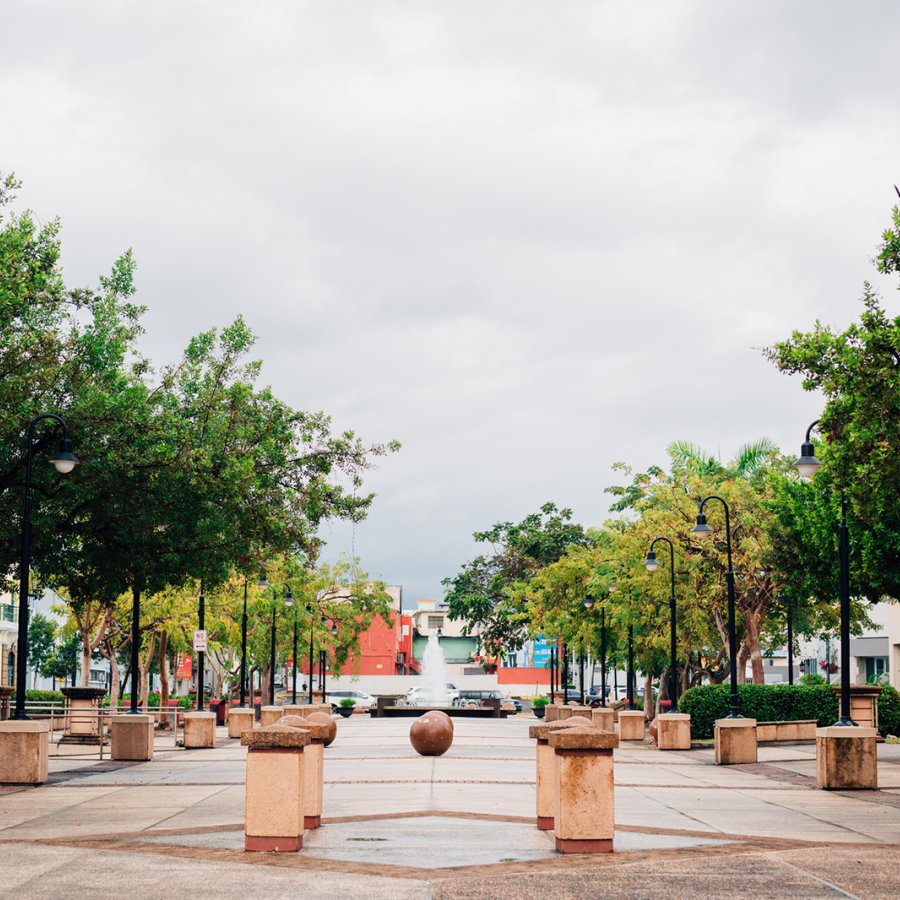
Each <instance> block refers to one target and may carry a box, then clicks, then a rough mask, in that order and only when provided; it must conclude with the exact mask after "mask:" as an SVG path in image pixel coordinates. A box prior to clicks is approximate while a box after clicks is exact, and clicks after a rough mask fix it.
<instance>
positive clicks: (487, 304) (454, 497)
mask: <svg viewBox="0 0 900 900" xmlns="http://www.w3.org/2000/svg"><path fill="white" fill-rule="evenodd" d="M5 13H6V15H5V21H6V23H7V24H8V26H10V27H9V33H10V34H11V35H13V36H14V38H13V39H10V40H7V42H6V44H5V46H4V54H3V58H2V60H0V116H2V118H0V121H2V122H3V123H4V127H3V128H2V130H0V165H2V166H3V167H4V168H6V169H15V170H16V171H17V172H18V173H19V174H20V175H21V176H22V177H23V178H24V179H25V182H26V188H25V192H24V194H23V200H24V201H25V202H27V203H28V205H30V206H31V207H33V208H34V209H35V211H36V212H37V213H38V214H39V215H40V216H42V217H43V218H45V219H46V218H50V217H52V216H55V215H57V214H58V215H60V216H61V217H62V219H63V224H64V231H63V238H64V262H65V265H66V270H67V277H68V278H69V280H70V282H74V283H85V282H88V281H92V280H94V279H95V277H96V275H97V273H98V272H100V271H103V270H105V269H106V268H107V267H108V265H109V264H110V262H111V260H112V259H113V258H114V257H115V256H116V255H117V254H118V253H119V252H120V251H121V250H122V249H124V248H125V247H126V246H133V247H134V248H135V252H136V255H137V258H138V260H139V265H140V268H139V286H140V299H141V301H142V302H144V303H146V304H147V305H148V306H149V307H150V311H149V313H148V317H147V326H148V335H147V338H146V347H147V350H148V352H149V353H150V354H151V355H152V356H153V357H154V358H155V359H158V360H160V361H165V360H168V359H171V358H173V357H174V356H175V355H176V353H177V351H178V348H179V347H181V346H182V345H183V344H184V343H185V342H186V340H187V338H188V337H189V335H190V334H192V333H194V332H196V331H198V330H200V329H202V328H207V327H209V326H210V325H212V324H222V323H224V322H227V321H229V320H230V319H231V318H233V317H234V316H235V315H236V314H238V313H244V314H245V315H246V316H247V318H248V320H249V321H250V323H251V325H252V326H253V327H254V329H255V330H256V331H257V333H258V334H259V343H258V348H257V349H258V353H259V355H260V356H261V357H263V358H264V359H265V361H266V365H265V369H264V378H265V379H266V380H268V381H270V382H271V383H272V384H273V385H274V387H275V389H276V390H277V392H278V393H279V394H280V395H282V396H283V397H284V398H285V399H286V400H288V401H289V402H291V403H293V404H295V405H297V406H300V407H306V408H323V409H326V410H328V411H329V412H330V413H332V414H333V416H334V418H335V424H336V425H337V426H338V427H341V428H344V427H354V428H356V429H357V430H358V431H359V432H360V433H361V434H362V435H363V436H364V437H366V438H368V439H371V440H383V439H387V438H393V437H396V438H399V439H400V440H402V441H403V442H404V445H405V446H404V450H403V452H402V453H401V454H400V455H399V456H397V457H394V458H391V459H389V460H387V461H385V462H384V464H383V465H382V467H381V468H380V469H379V470H378V471H377V472H376V473H374V474H373V476H372V479H371V487H372V488H373V489H375V490H377V491H378V492H379V499H378V500H377V501H376V505H375V508H374V509H373V512H372V515H371V517H370V518H369V520H368V521H367V522H366V523H364V524H362V525H360V526H359V527H358V528H357V529H356V534H355V540H354V538H353V536H352V535H351V529H349V528H348V527H347V526H343V525H336V526H333V527H331V528H329V529H327V534H326V536H327V537H328V538H329V541H330V544H329V548H330V549H329V552H331V553H333V554H335V555H336V554H337V553H339V552H341V551H344V550H349V549H350V546H351V544H352V543H354V542H355V546H356V549H357V550H358V551H359V552H360V553H361V554H362V556H363V563H364V565H365V566H366V567H367V568H368V569H369V570H370V571H372V572H374V573H376V574H379V575H381V576H383V577H385V578H386V579H388V580H390V581H394V582H402V583H403V584H404V586H405V588H406V592H407V593H406V595H407V598H408V599H414V598H415V597H416V596H425V595H435V594H437V593H438V592H439V590H440V589H439V581H440V579H441V578H442V577H443V576H445V575H448V574H452V572H453V571H454V570H455V568H456V566H457V565H458V564H459V563H460V562H462V561H463V560H464V559H466V558H467V557H468V556H469V555H470V554H471V553H472V552H473V545H472V542H471V539H470V535H471V532H472V531H474V530H476V529H479V528H482V527H486V526H487V525H489V524H491V523H492V522H494V521H496V520H499V519H516V518H518V517H521V516H522V515H524V514H525V513H527V512H529V511H531V510H533V509H535V508H536V507H537V506H538V505H539V504H541V503H542V502H544V501H546V500H548V499H553V500H555V501H557V502H558V503H560V504H564V505H570V506H572V507H573V508H574V509H575V511H576V513H577V515H578V516H579V517H580V518H581V519H582V520H583V521H585V522H598V521H601V520H602V519H603V518H604V517H605V515H606V513H605V510H606V506H607V498H606V497H604V495H603V494H602V488H603V487H604V486H605V485H606V484H608V483H609V482H610V481H613V480H615V476H614V475H613V473H611V472H610V471H609V464H610V463H611V462H612V461H614V460H619V459H623V460H627V461H629V462H631V463H633V464H634V465H635V466H645V465H647V464H649V463H651V462H655V461H660V460H662V459H663V454H664V447H665V445H666V444H667V443H668V442H669V441H670V440H672V439H673V438H677V437H683V438H689V439H692V440H695V441H697V442H698V443H700V444H702V445H704V446H706V447H708V448H709V449H711V450H716V449H717V448H720V449H721V453H722V455H723V456H726V457H727V456H728V455H730V454H731V453H733V452H734V450H735V449H736V448H737V447H738V446H739V445H740V444H741V443H743V442H745V441H747V440H752V439H754V438H756V437H758V436H760V435H763V434H765V435H768V436H770V437H771V438H773V439H774V440H776V441H778V442H779V443H780V444H781V445H782V446H784V447H786V448H792V447H793V446H794V445H795V444H797V443H798V439H799V438H798V436H802V430H803V428H804V427H805V425H806V424H807V423H808V421H810V420H811V419H812V418H813V417H815V415H816V413H817V411H818V408H819V401H818V400H817V398H815V397H813V396H809V395H805V394H803V392H802V391H801V389H800V385H799V383H798V382H796V381H795V382H792V381H790V380H788V379H786V378H784V377H782V376H780V375H778V374H777V373H776V372H775V371H774V370H773V369H772V367H771V366H770V365H768V364H767V363H766V362H765V361H764V360H763V359H762V358H761V356H760V355H759V353H758V351H757V350H756V349H754V348H758V347H761V346H764V345H766V344H769V343H771V342H773V341H775V340H778V339H781V338H783V337H785V336H786V335H787V334H788V333H789V332H790V330H791V329H793V328H805V327H809V326H810V325H811V324H812V322H813V321H814V319H816V318H817V317H818V318H821V319H822V320H824V321H829V322H833V323H834V324H835V325H837V326H843V325H844V324H846V323H847V322H849V321H850V320H851V319H853V318H855V317H856V316H857V315H858V311H859V307H858V305H857V304H856V302H855V301H856V298H857V297H858V296H859V293H860V285H861V282H862V280H863V278H869V279H871V280H873V281H875V282H876V283H879V284H883V282H882V280H881V279H879V278H878V277H877V276H876V275H875V274H874V272H873V270H872V269H871V267H870V266H869V264H868V260H869V258H870V257H871V256H872V255H873V252H874V246H875V244H876V242H877V238H878V235H879V233H880V231H881V229H882V228H883V227H884V225H885V223H886V222H887V216H888V210H889V207H890V205H891V203H892V194H891V184H892V183H893V182H895V181H898V180H900V174H898V172H897V168H896V165H897V148H898V146H900V121H898V118H897V116H896V114H895V108H896V101H895V97H894V93H895V89H894V82H895V78H894V77H893V75H894V69H895V66H894V65H893V63H894V60H895V52H894V50H895V48H894V43H895V41H894V38H895V35H896V34H897V26H898V25H900V11H898V9H897V7H896V4H894V3H891V2H888V0H884V2H873V3H869V4H866V5H865V6H863V7H851V6H849V5H847V4H843V3H838V2H826V3H821V2H800V3H792V4H778V3H763V4H753V5H749V4H746V3H736V2H716V3H709V2H705V3H704V2H694V3H682V4H671V3H664V2H657V3H643V4H627V5H626V4H614V3H596V2H569V3H566V4H558V3H549V2H512V0H510V2H499V0H494V2H492V3H489V4H486V3H481V2H479V3H474V2H465V0H463V2H454V3H452V4H448V3H429V2H421V3H415V4H410V3H399V2H397V3H392V2H380V0H375V2H370V3H366V4H360V3H351V2H329V3H327V4H322V3H312V2H307V3H286V2H284V3H270V4H265V5H258V4H256V5H253V7H251V6H250V5H242V4H221V3H191V4H183V3H165V2H163V3H156V4H153V5H152V6H150V5H145V6H142V7H133V6H124V5H112V4H108V3H99V2H82V3H79V4H69V3H62V2H56V3H36V4H35V3H25V2H11V3H8V4H7V5H6V7H5ZM891 291H893V285H892V284H884V293H885V294H886V296H887V299H888V302H889V303H891V304H892V305H893V304H894V303H895V295H893V294H892V293H890V292H891Z"/></svg>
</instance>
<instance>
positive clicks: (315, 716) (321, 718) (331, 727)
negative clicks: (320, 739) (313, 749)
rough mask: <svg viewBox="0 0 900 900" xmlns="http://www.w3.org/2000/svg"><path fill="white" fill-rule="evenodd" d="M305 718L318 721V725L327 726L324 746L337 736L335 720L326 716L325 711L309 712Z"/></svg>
mask: <svg viewBox="0 0 900 900" xmlns="http://www.w3.org/2000/svg"><path fill="white" fill-rule="evenodd" d="M306 718H307V719H308V720H309V721H310V722H318V723H319V724H320V725H327V726H328V737H327V738H325V746H326V747H327V746H329V744H331V742H332V741H333V740H334V739H335V738H336V737H337V722H335V721H334V719H332V718H331V716H327V715H325V713H321V712H315V713H310V714H309V715H308V716H307V717H306Z"/></svg>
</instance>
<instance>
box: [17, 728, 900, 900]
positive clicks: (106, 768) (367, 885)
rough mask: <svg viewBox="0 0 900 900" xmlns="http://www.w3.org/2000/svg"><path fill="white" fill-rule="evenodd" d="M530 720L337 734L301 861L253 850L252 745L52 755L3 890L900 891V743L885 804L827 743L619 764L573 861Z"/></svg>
mask: <svg viewBox="0 0 900 900" xmlns="http://www.w3.org/2000/svg"><path fill="white" fill-rule="evenodd" d="M533 721H534V720H533V719H530V718H525V717H516V718H510V719H508V720H478V719H460V720H456V723H455V739H454V744H453V747H452V748H451V750H450V751H449V753H448V754H447V755H446V756H443V757H439V758H433V757H432V758H424V757H419V756H417V755H416V754H415V753H414V752H413V751H412V749H411V748H410V746H409V741H408V739H407V733H408V729H409V724H410V723H409V720H402V719H376V720H372V719H368V718H363V717H353V718H351V719H349V720H346V721H345V720H339V721H338V738H337V740H336V741H335V743H334V744H333V745H332V746H331V747H329V748H328V749H327V751H326V768H325V779H326V786H325V816H324V818H323V823H324V824H323V827H322V828H321V829H319V830H317V831H315V832H308V833H307V839H306V842H305V846H304V849H303V850H302V851H301V852H300V853H298V854H285V855H281V856H274V855H269V854H245V853H244V852H243V849H242V848H243V834H242V821H243V799H244V786H243V779H244V764H245V762H244V761H245V752H246V751H245V750H244V749H243V748H242V747H240V745H239V744H238V743H237V742H236V741H230V740H229V739H228V738H227V736H226V732H225V730H224V729H219V731H218V739H217V745H216V748H215V749H212V750H192V751H185V750H176V749H173V748H172V743H171V739H170V738H163V739H161V740H160V741H159V743H158V750H157V755H156V758H155V759H154V760H153V761H152V762H150V763H114V762H110V761H104V762H102V763H101V762H99V761H98V759H97V758H96V757H93V758H90V757H86V756H82V757H74V756H67V757H64V758H55V759H52V760H51V764H50V766H51V781H50V783H48V784H46V785H43V786H41V787H39V788H10V787H7V788H0V843H2V844H3V845H4V847H3V849H4V852H3V853H2V855H0V884H2V885H3V888H4V892H5V891H11V890H12V889H13V888H15V889H16V890H17V893H18V896H22V897H42V896H47V897H51V896H59V895H61V894H63V893H65V894H68V895H70V896H73V897H88V896H90V897H93V898H99V897H114V896H115V897H120V896H121V895H122V894H123V893H125V892H127V893H128V894H129V895H130V896H131V897H132V898H141V897H157V896H163V895H164V894H165V895H169V894H171V893H172V892H173V891H176V892H177V891H189V892H190V893H191V894H192V895H194V896H197V897H230V896H235V897H237V896H241V897H244V898H245V897H246V896H247V894H248V891H249V892H250V893H251V894H256V895H259V896H265V897H280V896H285V897H296V896H304V895H308V894H310V893H313V892H315V894H316V895H321V894H323V893H327V894H329V895H331V896H336V897H355V896H358V897H379V896H385V897H388V896H390V897H427V896H432V897H436V898H440V897H446V898H451V897H506V896H509V897H531V896H535V897H537V896H543V895H546V894H547V893H552V894H553V896H554V897H568V896H572V897H576V896H580V897H584V896H599V895H601V894H602V895H604V896H656V895H666V896H675V897H681V896H684V897H688V896H691V895H695V896H703V897H717V896H722V897H725V896H728V897H735V896H747V895H750V894H757V895H764V896H768V897H789V896H803V897H820V896H821V897H826V896H841V895H843V896H846V895H847V894H850V895H855V896H863V897H878V896H885V897H887V896H894V897H895V896H897V893H898V891H897V885H898V884H900V746H888V745H880V746H879V784H880V785H881V789H880V790H878V791H862V792H825V791H819V790H816V789H815V786H814V784H815V777H814V776H815V755H814V748H813V747H812V746H793V747H785V748H763V749H761V750H760V759H759V763H758V764H757V765H755V766H736V767H727V768H726V767H719V766H715V765H714V764H713V761H712V751H711V750H693V751H686V752H680V753H662V752H659V751H657V750H655V749H653V748H652V747H650V746H649V745H638V746H626V747H623V748H620V749H619V750H617V751H616V754H615V759H616V824H617V833H616V852H615V853H613V854H608V855H603V856H570V857H564V858H563V857H560V856H559V855H558V854H556V853H555V851H554V850H553V848H552V838H551V837H550V836H549V835H547V834H546V833H542V832H538V831H537V830H536V829H535V828H534V827H533V816H534V745H533V742H532V741H531V740H529V738H528V737H527V726H528V724H529V723H530V722H533Z"/></svg>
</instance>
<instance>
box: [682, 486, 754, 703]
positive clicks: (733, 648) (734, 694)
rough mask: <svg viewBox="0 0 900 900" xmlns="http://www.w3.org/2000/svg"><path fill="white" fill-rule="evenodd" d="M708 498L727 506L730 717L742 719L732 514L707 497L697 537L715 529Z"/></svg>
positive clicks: (723, 502) (710, 533)
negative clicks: (708, 514) (709, 519)
mask: <svg viewBox="0 0 900 900" xmlns="http://www.w3.org/2000/svg"><path fill="white" fill-rule="evenodd" d="M708 500H718V501H719V503H721V504H722V506H723V507H724V508H725V549H726V552H727V554H728V570H727V571H726V572H725V585H726V587H727V588H728V656H729V660H728V664H729V668H730V670H731V712H730V713H729V714H728V716H727V718H729V719H742V718H743V716H742V715H741V700H740V697H739V696H738V687H737V634H736V632H735V622H734V617H735V610H734V566H733V565H732V562H731V514H730V511H729V509H728V504H727V503H726V502H725V501H724V500H723V499H722V498H721V497H718V496H716V495H715V494H710V495H709V496H708V497H705V498H704V499H703V500H702V501H701V503H700V508H699V509H698V510H697V524H696V525H695V526H694V527H693V528H692V529H691V533H692V534H696V535H697V537H701V538H707V537H711V536H712V534H713V529H712V528H711V527H710V526H709V525H708V524H707V522H706V516H705V515H703V507H704V506H706V503H707V501H708Z"/></svg>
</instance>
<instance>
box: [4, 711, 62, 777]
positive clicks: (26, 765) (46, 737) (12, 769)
mask: <svg viewBox="0 0 900 900" xmlns="http://www.w3.org/2000/svg"><path fill="white" fill-rule="evenodd" d="M49 754H50V725H49V724H48V723H47V722H36V721H34V720H32V719H29V720H25V721H22V720H20V719H7V720H6V721H5V722H0V783H3V784H43V783H44V782H45V781H46V780H47V759H48V756H49Z"/></svg>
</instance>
